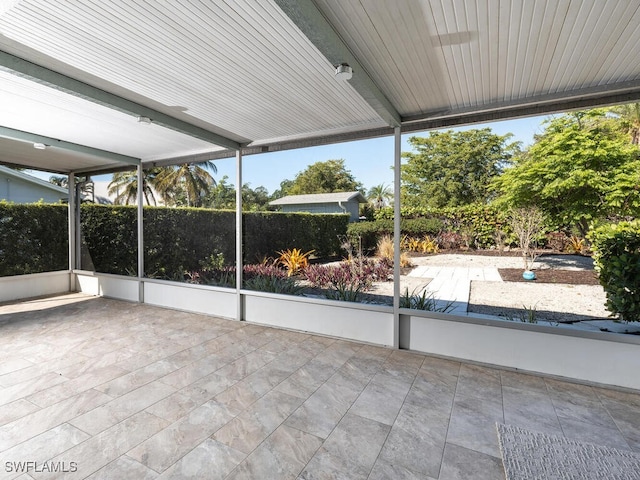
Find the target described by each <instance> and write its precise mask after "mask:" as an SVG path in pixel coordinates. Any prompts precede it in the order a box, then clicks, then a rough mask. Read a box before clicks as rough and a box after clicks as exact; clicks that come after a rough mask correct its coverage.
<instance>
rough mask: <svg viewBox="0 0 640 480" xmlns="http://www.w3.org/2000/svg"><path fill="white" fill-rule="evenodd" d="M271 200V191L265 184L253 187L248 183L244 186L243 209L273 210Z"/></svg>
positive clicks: (256, 210) (253, 210)
mask: <svg viewBox="0 0 640 480" xmlns="http://www.w3.org/2000/svg"><path fill="white" fill-rule="evenodd" d="M270 201H271V197H270V196H269V191H268V190H267V189H266V188H264V187H263V186H260V187H256V188H255V189H251V187H250V185H249V184H248V183H245V184H244V185H243V186H242V210H244V211H251V212H264V211H268V210H273V209H272V208H271V207H270V206H269V202H270Z"/></svg>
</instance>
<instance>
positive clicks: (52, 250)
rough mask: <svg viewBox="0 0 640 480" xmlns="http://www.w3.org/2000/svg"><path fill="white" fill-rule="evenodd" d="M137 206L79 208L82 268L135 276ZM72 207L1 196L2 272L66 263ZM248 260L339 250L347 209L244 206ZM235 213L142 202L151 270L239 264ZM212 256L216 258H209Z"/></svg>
mask: <svg viewBox="0 0 640 480" xmlns="http://www.w3.org/2000/svg"><path fill="white" fill-rule="evenodd" d="M136 215H137V208H136V207H135V206H114V205H96V204H83V205H82V206H81V213H80V218H81V228H82V234H83V235H82V257H81V268H83V269H86V270H93V271H97V272H102V273H114V274H118V275H131V276H134V275H137V263H138V262H137V247H138V240H137V228H138V227H137V220H136ZM67 216H68V215H67V206H66V205H44V204H43V205H40V204H30V205H14V204H9V203H6V202H0V226H1V228H0V275H2V276H8V275H21V274H26V273H37V272H45V271H52V270H64V269H66V268H67V267H68V243H67V242H68V240H67V232H68V227H67ZM243 220H244V225H243V228H244V239H243V241H244V258H245V260H244V261H245V263H254V262H257V261H259V260H261V259H263V258H268V257H275V256H277V254H276V252H277V251H278V250H286V249H289V248H300V249H302V250H304V251H308V250H315V252H316V253H315V254H316V255H317V256H320V257H329V256H332V255H337V254H339V253H340V240H339V237H340V236H344V235H346V233H347V225H348V222H349V216H348V215H312V214H308V213H277V212H246V213H244V214H243ZM235 225H236V221H235V212H233V211H229V210H209V209H201V208H165V207H145V208H144V241H145V271H146V275H147V276H150V277H156V278H169V279H175V280H181V279H182V278H183V274H184V272H186V271H196V270H199V269H200V268H202V266H203V265H204V264H211V263H215V262H220V261H222V263H224V264H226V265H232V264H234V263H235V236H236V227H235ZM211 257H213V258H211Z"/></svg>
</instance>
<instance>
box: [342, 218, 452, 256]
mask: <svg viewBox="0 0 640 480" xmlns="http://www.w3.org/2000/svg"><path fill="white" fill-rule="evenodd" d="M443 227H444V224H443V223H442V221H441V220H439V219H437V218H410V219H402V220H401V221H400V231H401V233H402V234H403V235H409V236H412V237H423V236H424V235H431V236H436V235H437V234H438V232H440V230H441V229H442V228H443ZM347 235H348V237H349V240H350V241H351V243H352V245H354V246H357V245H358V243H359V240H361V241H362V250H363V251H364V252H367V253H372V252H374V251H375V250H376V247H377V245H378V241H379V239H380V238H382V237H383V236H384V235H393V220H387V219H382V220H376V221H375V222H357V223H350V224H349V228H348V231H347Z"/></svg>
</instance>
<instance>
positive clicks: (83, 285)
mask: <svg viewBox="0 0 640 480" xmlns="http://www.w3.org/2000/svg"><path fill="white" fill-rule="evenodd" d="M76 284H77V289H78V291H79V292H82V293H86V294H88V295H96V296H104V297H109V298H116V299H118V300H127V301H129V302H137V301H139V292H138V289H139V287H138V280H137V279H136V278H127V277H122V276H118V275H106V274H91V273H77V277H76Z"/></svg>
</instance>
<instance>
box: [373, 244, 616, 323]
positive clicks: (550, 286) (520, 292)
mask: <svg viewBox="0 0 640 480" xmlns="http://www.w3.org/2000/svg"><path fill="white" fill-rule="evenodd" d="M411 261H412V263H413V264H414V265H415V266H419V265H431V266H433V265H443V266H449V267H462V266H467V267H495V268H522V267H523V265H522V258H520V257H518V256H487V255H469V254H440V255H431V256H426V257H413V258H412V259H411ZM549 268H554V269H565V270H592V269H593V261H592V260H591V258H590V257H581V256H578V255H543V256H542V257H540V258H539V259H538V260H536V263H535V265H534V269H538V270H541V269H549ZM429 281H430V279H426V278H412V277H406V276H403V277H401V280H400V282H401V283H400V285H401V291H404V288H405V287H408V288H409V291H410V292H411V291H412V290H413V289H414V288H416V287H423V286H426V285H428V283H429ZM371 293H374V294H377V295H393V284H392V283H391V282H388V283H385V284H378V285H376V288H375V290H374V291H373V292H371ZM605 300H606V296H605V293H604V289H603V288H602V287H601V286H600V285H566V284H557V283H556V284H554V283H539V282H531V283H528V282H526V283H515V282H486V281H473V282H471V293H470V295H469V312H472V313H482V314H487V315H501V314H502V315H503V314H505V313H506V314H511V315H517V314H518V313H520V312H522V311H523V309H524V308H527V309H533V308H535V310H536V318H538V319H539V320H549V321H554V322H576V321H581V320H594V319H606V318H608V316H609V311H608V310H607V309H606V308H605V307H604V303H605Z"/></svg>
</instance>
